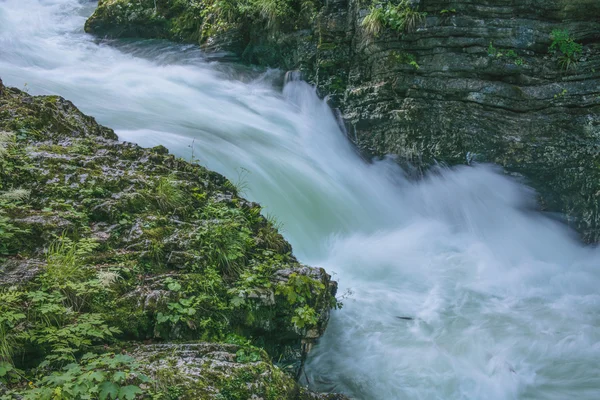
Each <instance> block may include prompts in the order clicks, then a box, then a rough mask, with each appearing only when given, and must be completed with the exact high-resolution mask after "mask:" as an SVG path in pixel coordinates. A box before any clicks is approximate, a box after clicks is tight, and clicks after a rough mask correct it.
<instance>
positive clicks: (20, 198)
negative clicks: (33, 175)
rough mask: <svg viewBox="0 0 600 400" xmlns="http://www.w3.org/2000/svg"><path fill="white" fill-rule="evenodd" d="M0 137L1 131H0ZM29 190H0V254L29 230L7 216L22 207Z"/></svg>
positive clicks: (0, 158) (10, 250)
mask: <svg viewBox="0 0 600 400" xmlns="http://www.w3.org/2000/svg"><path fill="white" fill-rule="evenodd" d="M0 139H1V132H0ZM1 150H2V142H1V140H0V162H1V161H2V151H1ZM29 195H30V192H29V191H28V190H24V189H15V190H10V191H7V192H3V193H2V192H0V256H2V255H7V254H10V253H11V252H12V251H13V249H14V248H15V247H17V243H13V241H14V240H15V239H16V238H17V236H18V235H20V234H26V233H28V232H29V231H28V230H27V229H22V228H20V227H19V226H17V225H16V224H14V222H13V220H12V219H11V218H10V217H9V215H8V211H9V210H11V209H13V208H17V207H23V203H24V202H25V201H26V200H27V198H28V197H29Z"/></svg>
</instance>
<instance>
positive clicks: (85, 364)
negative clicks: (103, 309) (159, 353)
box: [22, 353, 150, 400]
mask: <svg viewBox="0 0 600 400" xmlns="http://www.w3.org/2000/svg"><path fill="white" fill-rule="evenodd" d="M149 382H150V378H148V377H147V376H146V375H144V374H142V373H141V372H140V371H139V365H138V363H137V362H136V361H135V359H133V358H132V357H130V356H127V355H123V354H113V353H105V354H101V355H96V354H92V353H88V354H85V355H84V356H83V357H81V360H80V361H79V362H76V363H71V364H68V365H66V366H64V367H63V368H62V369H60V370H59V371H55V372H52V373H51V374H49V375H46V376H43V377H41V378H40V379H38V380H37V381H36V382H35V383H33V382H32V383H31V385H30V388H29V389H27V390H25V391H24V392H22V394H23V395H24V396H25V398H26V399H36V400H57V399H73V400H79V399H81V400H83V399H99V400H107V399H123V400H133V399H135V398H136V397H138V396H139V395H141V394H144V390H143V389H142V386H145V385H144V384H146V383H149Z"/></svg>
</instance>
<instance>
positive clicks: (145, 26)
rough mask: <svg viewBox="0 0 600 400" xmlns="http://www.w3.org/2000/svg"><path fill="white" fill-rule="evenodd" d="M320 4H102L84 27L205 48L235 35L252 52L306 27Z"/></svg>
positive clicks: (225, 0) (264, 0)
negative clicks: (261, 43) (266, 41)
mask: <svg viewBox="0 0 600 400" xmlns="http://www.w3.org/2000/svg"><path fill="white" fill-rule="evenodd" d="M318 1H319V0H207V1H201V2H200V1H188V0H164V1H160V2H157V3H155V2H154V0H140V1H130V0H106V1H103V2H101V3H100V4H99V6H98V8H97V9H96V11H95V12H94V14H93V15H92V16H91V17H90V18H89V20H88V21H87V22H86V25H85V29H86V31H87V32H90V33H98V34H102V35H107V34H108V35H115V36H137V37H139V36H142V37H163V38H167V39H173V40H178V41H185V42H194V43H200V44H204V43H206V42H207V40H208V39H209V38H215V37H219V36H220V35H227V34H228V32H235V33H234V35H235V36H236V37H238V38H240V41H241V42H240V45H241V46H242V48H241V49H237V50H239V51H240V52H241V53H243V52H244V50H251V48H252V46H254V45H257V44H256V43H253V41H254V39H256V38H258V37H262V38H271V39H272V38H273V37H276V36H278V35H279V34H280V33H282V32H291V31H293V30H296V29H299V28H303V27H306V26H308V24H309V22H310V21H311V20H312V19H313V18H314V16H315V14H316V10H317V8H318V7H319V6H320V3H318Z"/></svg>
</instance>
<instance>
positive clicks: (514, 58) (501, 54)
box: [488, 42, 525, 66]
mask: <svg viewBox="0 0 600 400" xmlns="http://www.w3.org/2000/svg"><path fill="white" fill-rule="evenodd" d="M488 56H490V57H495V58H506V59H508V60H509V61H510V62H512V63H513V64H515V65H518V66H523V65H525V60H524V59H523V58H521V57H519V55H518V54H517V52H516V51H514V50H513V49H509V50H506V49H497V48H495V47H494V43H493V42H490V45H489V46H488Z"/></svg>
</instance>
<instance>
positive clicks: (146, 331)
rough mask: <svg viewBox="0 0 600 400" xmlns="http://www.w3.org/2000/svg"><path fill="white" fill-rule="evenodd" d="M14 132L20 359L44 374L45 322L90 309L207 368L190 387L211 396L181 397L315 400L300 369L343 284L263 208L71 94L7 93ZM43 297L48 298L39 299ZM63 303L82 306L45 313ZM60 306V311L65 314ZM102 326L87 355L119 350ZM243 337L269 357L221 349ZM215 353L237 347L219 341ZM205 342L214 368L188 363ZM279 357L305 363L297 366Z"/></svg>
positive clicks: (127, 337)
mask: <svg viewBox="0 0 600 400" xmlns="http://www.w3.org/2000/svg"><path fill="white" fill-rule="evenodd" d="M0 132H2V135H3V136H2V138H5V137H7V138H8V139H10V140H8V141H7V143H9V145H7V146H3V147H2V153H1V154H0V189H1V190H2V191H1V192H0V205H2V207H0V233H2V236H1V239H2V242H1V243H0V288H7V291H5V290H2V291H0V296H8V297H6V298H7V299H8V300H10V302H11V303H10V308H11V310H10V311H14V312H15V315H16V317H15V318H18V320H19V321H20V322H19V324H18V325H10V329H9V333H8V335H9V336H8V337H7V339H6V340H10V342H7V343H11V352H12V353H14V357H13V358H12V359H13V360H15V363H17V365H16V367H17V368H21V369H23V370H24V371H25V372H24V373H29V372H30V371H31V370H30V369H31V368H34V367H35V365H34V364H35V363H36V362H41V361H43V360H44V357H45V356H46V355H47V354H49V352H50V351H52V348H51V347H50V346H40V345H38V344H37V342H36V341H35V340H29V339H28V338H29V337H33V336H31V335H29V333H30V332H31V330H32V329H34V327H36V326H38V325H36V324H41V325H43V326H44V327H46V325H44V324H47V323H49V322H48V321H51V322H50V323H51V324H52V325H56V324H58V326H53V328H55V329H62V328H64V326H63V325H61V324H66V325H65V326H68V327H72V326H76V325H77V324H78V323H79V322H80V321H83V320H85V318H88V317H89V318H93V319H99V320H100V321H102V322H101V326H102V327H103V328H101V332H107V330H108V332H111V336H112V332H114V336H112V342H111V345H112V346H113V347H117V348H119V347H120V348H130V347H131V346H133V343H134V342H135V343H139V342H142V341H160V342H162V344H161V346H163V347H160V346H158V345H157V346H158V347H156V346H155V347H154V348H153V349H154V350H156V351H158V349H161V351H162V350H164V349H169V351H171V350H173V351H174V352H171V353H170V354H171V356H170V357H171V358H170V359H179V358H181V360H180V362H181V363H183V364H185V363H187V364H186V365H187V366H186V367H185V368H187V369H188V370H189V371H188V372H190V373H191V372H192V371H195V373H196V372H197V373H198V374H200V377H199V378H198V379H195V378H194V379H192V380H190V379H187V380H184V381H181V383H182V385H183V384H185V385H188V384H189V385H194V388H195V389H194V390H193V391H188V392H189V393H190V394H189V396H188V397H180V398H188V399H196V398H199V397H197V396H198V394H199V393H200V394H202V393H205V392H203V391H202V390H204V389H202V390H200V389H199V387H200V386H199V385H201V384H202V382H203V380H207V381H208V380H210V384H211V387H214V388H216V389H215V390H217V392H219V391H220V392H221V393H223V391H230V392H231V393H243V394H244V396H246V395H248V397H243V398H249V397H251V396H266V397H264V398H270V399H279V398H290V399H291V398H294V399H295V398H300V397H297V396H299V393H300V392H301V391H300V389H299V387H298V384H297V383H296V382H295V380H294V377H295V376H297V375H298V373H299V371H300V369H301V368H302V364H303V361H304V359H305V357H306V354H307V352H308V351H309V350H310V346H311V345H312V343H314V341H315V340H316V339H317V338H318V337H319V336H320V335H321V334H322V333H323V331H324V329H325V327H326V325H327V321H328V319H329V313H330V309H331V308H332V307H334V306H335V304H336V300H335V289H336V284H335V282H332V281H331V277H330V276H329V275H328V274H327V273H326V272H325V271H324V270H323V269H320V268H314V267H308V266H304V265H302V264H300V263H299V262H298V260H296V258H295V257H294V256H293V255H291V250H292V249H291V246H290V245H289V243H287V242H286V241H285V239H284V238H283V237H282V236H281V235H280V234H279V232H277V230H276V228H275V227H274V226H273V224H272V223H271V222H269V221H267V220H266V219H265V218H264V217H262V215H261V214H260V211H261V210H260V206H259V205H258V204H256V203H252V202H249V201H246V200H244V199H242V198H241V197H239V195H238V193H237V192H236V190H235V188H234V186H233V185H232V184H231V183H230V182H228V181H227V180H226V179H225V178H224V177H223V176H221V175H219V174H217V173H215V172H212V171H208V170H207V169H205V168H203V167H201V166H200V165H196V164H190V163H187V162H185V161H182V160H179V159H175V158H174V157H173V156H172V155H171V154H169V153H168V151H167V150H166V149H165V148H164V147H155V148H152V149H143V148H141V147H139V146H137V145H134V144H132V143H122V142H119V141H117V136H116V135H115V133H114V132H113V131H112V130H111V129H108V128H105V127H103V126H100V125H98V124H97V123H96V121H95V120H94V119H93V118H91V117H89V116H86V115H84V114H82V113H81V112H80V111H79V110H77V108H75V106H74V105H73V104H72V103H71V102H69V101H67V100H65V99H62V98H60V97H56V96H30V95H28V94H27V93H24V92H22V91H19V90H17V89H13V88H3V94H2V96H0ZM13 132H18V135H15V134H14V133H13ZM82 288H83V289H82ZM30 293H35V296H36V297H35V298H36V299H37V300H35V301H33V300H32V301H27V300H26V299H27V298H28V296H29V294H30ZM90 294H93V295H91V296H90V297H86V296H88V295H90ZM297 294H298V295H297ZM44 296H46V297H44ZM53 296H54V297H53ZM56 296H58V297H56ZM57 298H58V299H63V300H64V301H66V302H67V305H66V306H65V307H67V306H68V307H67V308H66V310H67V311H65V310H63V309H61V308H60V306H59V305H57V304H54V303H53V308H52V307H50V308H49V309H44V310H43V312H32V309H31V307H34V308H35V307H36V306H37V305H39V304H40V303H39V301H40V300H39V299H46V300H44V301H49V300H48V299H57ZM3 299H4V297H3ZM67 299H68V301H67ZM8 300H7V301H8ZM3 301H5V300H3ZM4 306H6V304H3V303H2V302H0V312H6V311H7V310H5V309H3V308H2V307H4ZM52 310H60V312H59V313H60V316H55V317H52V318H50V317H49V315H50V314H48V315H47V314H46V313H52V312H53V311H52ZM298 310H300V311H302V312H304V313H305V314H299V313H298V312H299V311H298ZM42 315H43V318H42V320H39V321H38V320H37V318H38V317H40V316H42ZM298 315H308V317H307V318H305V319H302V320H297V319H296V317H297V316H298ZM40 318H41V317H40ZM23 319H25V320H24V321H21V320H23ZM69 324H71V325H69ZM38 327H39V326H38ZM109 327H110V329H112V330H109ZM65 329H66V328H65ZM36 332H42V329H41V328H40V329H38V330H36ZM94 335H95V336H93V337H92V338H87V339H86V340H85V341H84V342H83V343H90V344H91V343H92V342H93V343H94V345H95V346H93V347H89V346H88V345H79V346H81V348H77V349H73V350H72V352H73V354H76V353H77V354H78V355H79V356H80V355H82V354H83V347H85V348H86V349H90V348H92V349H93V350H94V351H98V349H101V348H102V346H101V345H106V341H103V340H99V338H102V337H103V336H102V335H104V333H102V334H100V333H97V332H96V333H95V334H94ZM232 337H234V338H236V340H237V341H238V342H241V343H243V346H245V347H249V346H250V347H251V348H252V349H253V350H252V351H253V352H255V353H256V354H259V359H260V362H259V361H256V362H257V363H258V364H256V365H254V364H252V365H241V363H242V362H241V361H240V360H239V359H236V351H237V350H239V348H237V347H236V348H233V347H228V346H227V345H223V344H219V342H222V341H224V340H229V339H230V338H232ZM200 340H202V341H203V342H212V343H204V344H203V345H199V344H194V345H191V344H190V345H186V346H188V347H187V349H188V350H185V351H184V349H183V348H182V347H181V346H180V347H178V346H179V345H174V344H170V342H173V341H178V342H185V343H188V342H197V341H200ZM61 343H62V342H61ZM78 343H79V342H78ZM86 346H87V347H86ZM215 346H216V348H219V349H221V350H219V351H218V352H217V351H216V350H215V352H211V353H210V354H208V353H206V352H204V350H203V349H206V348H215ZM254 346H256V347H254ZM148 349H149V348H148ZM236 349H237V350H236ZM138 350H139V351H138V352H137V353H136V354H138V353H140V352H141V351H142V350H140V349H138ZM154 350H153V351H154ZM234 350H235V351H234ZM186 351H187V353H186ZM190 351H192V352H195V353H194V354H195V355H194V360H196V361H197V362H200V361H202V362H205V361H206V362H207V363H208V364H209V365H208V366H204V365H195V364H193V365H192V364H190V363H188V362H187V361H186V360H185V359H184V356H185V354H188V353H189V352H190ZM203 352H204V353H203ZM231 352H233V353H231ZM146 353H147V352H146ZM173 354H174V355H173ZM217 356H219V357H220V356H222V358H221V359H217ZM3 357H4V356H3ZM173 357H175V358H173ZM223 357H224V358H223ZM271 357H272V358H273V359H276V360H277V361H278V362H280V363H282V364H285V365H288V366H289V368H286V371H285V372H282V371H281V370H279V369H278V368H276V367H275V366H274V365H273V363H272V361H271ZM238 358H239V357H238ZM242 358H243V357H242ZM19 360H31V362H30V361H27V363H26V364H23V365H21V364H19V363H21V361H19ZM196 361H194V362H196ZM217 361H218V362H217ZM228 363H230V364H231V365H230V364H228ZM238 364H239V365H238ZM157 365H158V364H157ZM161 365H162V364H161ZM221 367H222V368H221ZM238 367H239V368H238ZM250 367H251V371H250V370H249V369H248V368H250ZM224 369H225V370H227V371H229V372H227V373H225V372H226V371H225V372H223V373H221V372H219V371H222V370H224ZM236 371H239V374H237V375H236V378H235V380H233V381H229V380H227V381H224V379H226V378H227V379H228V378H229V377H230V375H228V374H234V375H235V374H236V373H237V372H236ZM188 378H189V376H188ZM177 379H182V377H177ZM45 384H47V383H44V385H45ZM17 386H18V385H17ZM21 389H22V387H20V386H19V387H17V388H16V390H21ZM150 389H151V388H149V389H148V390H150ZM205 389H206V390H207V391H206V393H213V392H214V391H212V389H207V388H205ZM23 390H24V389H23ZM190 390H191V389H190ZM217 392H214V393H217ZM152 393H154V392H152ZM265 393H266V394H265ZM148 394H151V393H150V392H148ZM278 396H282V397H278ZM294 396H296V397H294ZM209 398H210V397H209ZM235 398H242V397H235Z"/></svg>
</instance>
